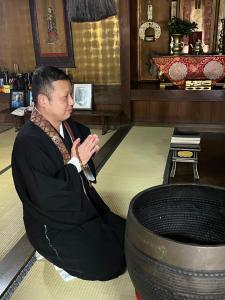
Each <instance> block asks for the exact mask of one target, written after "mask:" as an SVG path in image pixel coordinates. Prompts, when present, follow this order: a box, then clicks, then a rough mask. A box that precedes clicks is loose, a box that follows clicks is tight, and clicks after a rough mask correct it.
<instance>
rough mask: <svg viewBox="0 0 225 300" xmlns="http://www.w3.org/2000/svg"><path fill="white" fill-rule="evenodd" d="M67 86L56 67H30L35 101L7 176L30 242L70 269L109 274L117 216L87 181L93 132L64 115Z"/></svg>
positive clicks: (118, 267)
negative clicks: (33, 70)
mask: <svg viewBox="0 0 225 300" xmlns="http://www.w3.org/2000/svg"><path fill="white" fill-rule="evenodd" d="M71 90H72V87H71V82H70V80H69V77H68V76H67V75H66V74H65V73H64V72H63V71H61V70H59V69H57V68H54V67H50V66H48V67H40V68H39V69H37V70H36V71H35V72H34V75H33V80H32V94H33V99H34V101H35V108H34V110H33V112H32V115H31V121H29V122H27V123H26V124H25V125H24V127H23V128H22V129H21V130H20V132H19V134H18V136H17V138H16V140H15V144H14V148H13V153H12V172H13V178H14V183H15V187H16V190H17V192H18V195H19V197H20V199H21V201H22V203H23V210H24V224H25V228H26V232H27V235H28V238H29V240H30V242H31V244H32V245H33V246H34V248H35V249H36V250H37V251H38V252H39V253H40V254H41V255H43V256H44V257H45V258H47V259H48V260H49V261H51V262H52V263H53V264H55V265H56V266H58V267H59V268H62V269H63V270H65V271H66V272H68V273H69V274H70V275H72V276H76V277H79V278H82V279H87V280H109V279H112V278H115V277H117V276H119V275H120V274H121V273H123V271H124V269H125V259H124V228H125V220H124V219H122V218H121V217H119V216H117V215H115V214H113V213H112V212H111V211H110V209H109V208H108V207H107V206H106V204H105V203H104V202H103V200H102V199H101V198H100V196H99V195H98V193H97V192H96V190H95V189H94V188H93V187H92V184H91V181H95V168H94V164H93V162H92V159H91V157H92V156H93V155H94V154H95V153H96V152H97V150H98V149H99V146H98V143H99V139H98V137H97V136H96V135H91V134H90V131H89V129H88V128H87V127H85V126H84V125H81V124H79V123H77V122H74V121H73V120H71V119H70V115H71V113H72V109H73V99H72V97H71Z"/></svg>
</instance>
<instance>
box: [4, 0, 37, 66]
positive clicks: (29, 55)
mask: <svg viewBox="0 0 225 300" xmlns="http://www.w3.org/2000/svg"><path fill="white" fill-rule="evenodd" d="M13 64H18V65H19V71H20V72H27V71H33V69H34V68H35V57H34V47H33V39H32V30H31V20H30V11H29V1H28V0H19V1H18V0H7V1H6V0H0V67H5V68H7V69H8V70H9V71H10V72H12V71H14V69H13Z"/></svg>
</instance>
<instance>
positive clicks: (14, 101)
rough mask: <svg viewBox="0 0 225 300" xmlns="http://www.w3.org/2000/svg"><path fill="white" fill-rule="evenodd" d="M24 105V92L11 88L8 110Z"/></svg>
mask: <svg viewBox="0 0 225 300" xmlns="http://www.w3.org/2000/svg"><path fill="white" fill-rule="evenodd" d="M25 106H26V92H25V91H18V90H11V92H10V103H9V108H10V111H13V110H15V109H17V108H19V107H25Z"/></svg>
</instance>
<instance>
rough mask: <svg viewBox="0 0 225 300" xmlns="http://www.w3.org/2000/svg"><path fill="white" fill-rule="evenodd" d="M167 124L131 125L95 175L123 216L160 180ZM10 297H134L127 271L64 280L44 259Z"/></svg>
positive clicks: (167, 139) (23, 299) (97, 299)
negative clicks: (104, 279)
mask: <svg viewBox="0 0 225 300" xmlns="http://www.w3.org/2000/svg"><path fill="white" fill-rule="evenodd" d="M171 134H172V129H170V128H146V127H134V128H133V129H131V131H130V132H129V133H128V135H127V136H126V137H125V139H124V140H123V142H122V143H121V144H120V145H119V147H118V148H117V150H116V151H115V152H114V153H113V155H112V156H111V158H110V160H109V161H108V162H107V163H106V165H105V166H104V167H103V169H102V170H101V172H100V174H99V175H98V183H97V190H98V192H99V193H100V194H101V195H102V197H103V199H104V200H105V202H107V203H108V205H109V206H110V207H111V208H112V210H113V211H115V212H117V213H119V214H120V215H123V216H126V215H127V211H128V206H129V203H130V200H131V198H132V197H133V196H134V195H136V194H137V193H138V192H140V191H142V190H143V189H146V188H148V187H150V186H154V185H157V184H161V183H162V180H163V172H164V168H165V164H166V159H167V154H168V149H169V143H170V137H171ZM11 299H12V300H28V299H29V300H30V299H31V300H40V299H41V300H51V299H52V300H62V299H64V300H72V299H73V300H134V299H135V296H134V288H133V285H132V283H131V281H130V279H129V276H128V273H127V272H126V273H125V274H124V275H122V276H120V277H119V278H117V279H114V280H111V281H107V282H91V281H83V280H79V279H74V280H72V281H70V282H63V280H62V279H61V278H60V277H59V275H58V273H57V272H56V271H55V270H54V268H53V266H52V265H51V264H50V263H48V262H47V261H44V262H36V263H35V264H34V266H33V267H32V268H31V270H30V271H29V273H28V274H27V275H26V277H25V278H24V280H23V281H22V283H21V285H20V286H19V287H18V288H17V289H16V291H15V292H14V294H13V295H12V297H11Z"/></svg>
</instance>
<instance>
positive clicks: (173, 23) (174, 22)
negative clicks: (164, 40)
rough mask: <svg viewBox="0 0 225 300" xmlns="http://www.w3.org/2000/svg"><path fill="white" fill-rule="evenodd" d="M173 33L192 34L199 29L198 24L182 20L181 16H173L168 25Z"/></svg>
mask: <svg viewBox="0 0 225 300" xmlns="http://www.w3.org/2000/svg"><path fill="white" fill-rule="evenodd" d="M167 27H168V29H169V32H170V34H171V35H173V34H182V35H186V36H187V35H190V34H191V33H192V32H194V31H195V30H196V29H198V24H197V23H195V22H190V21H185V20H181V19H180V18H177V17H173V18H172V19H171V20H170V21H169V22H168V25H167Z"/></svg>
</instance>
